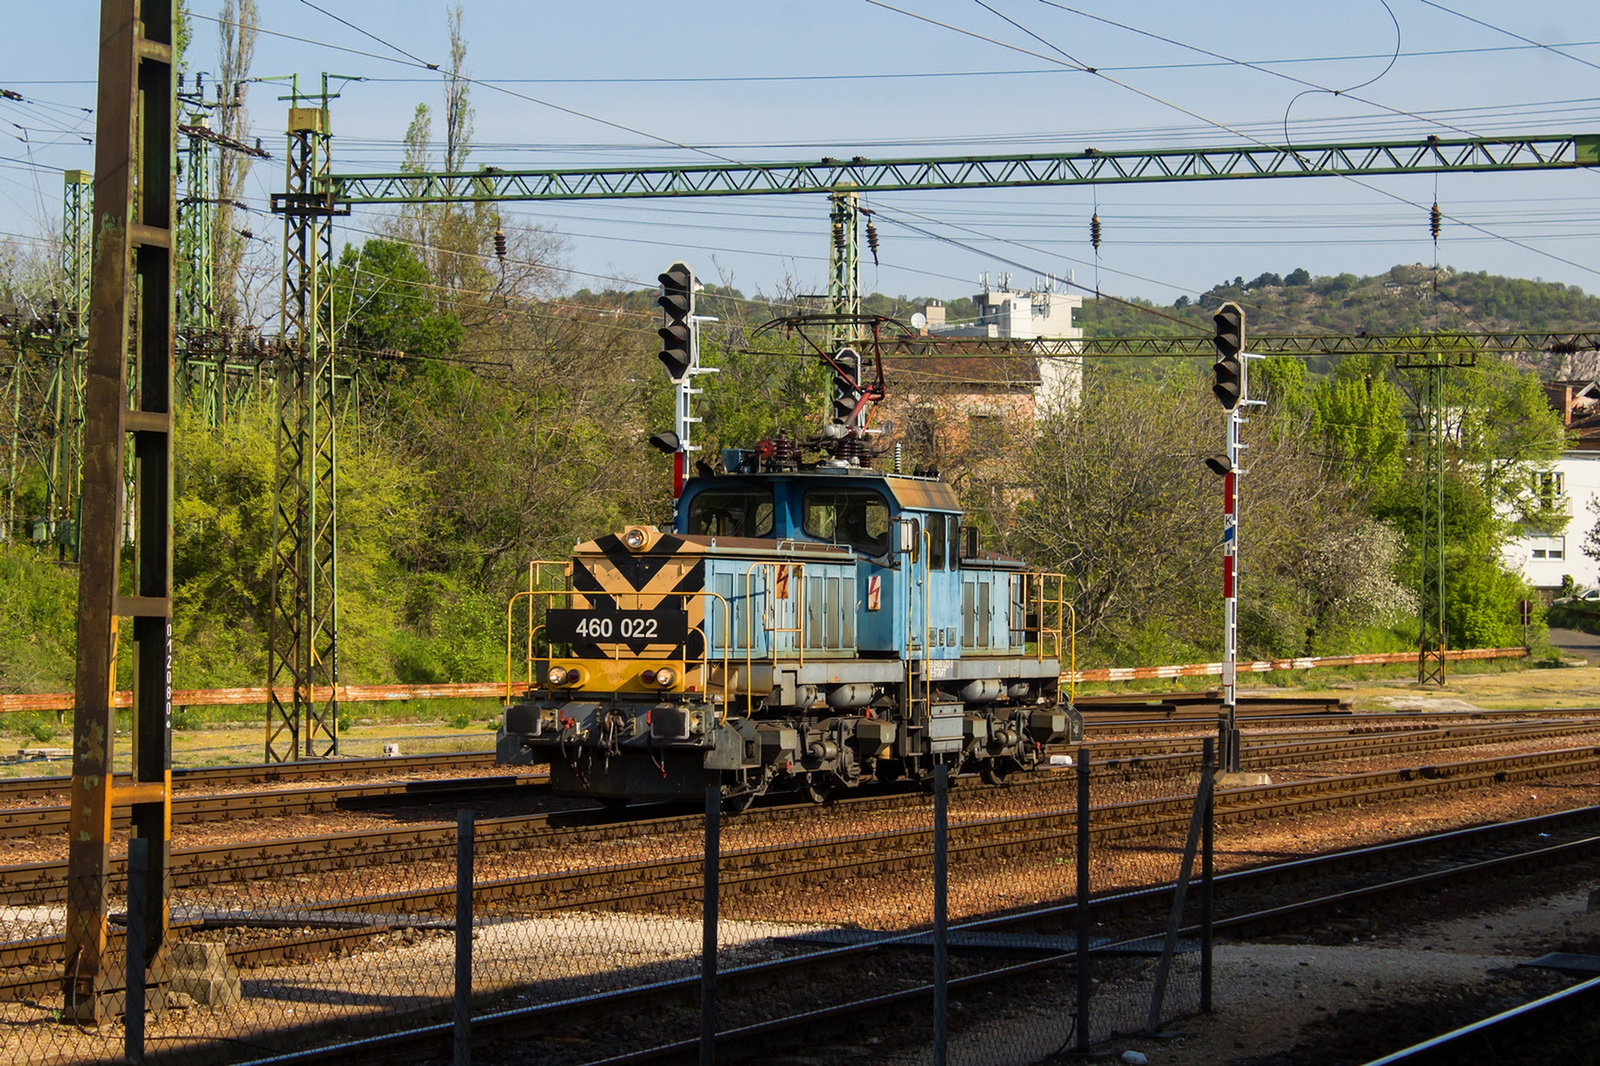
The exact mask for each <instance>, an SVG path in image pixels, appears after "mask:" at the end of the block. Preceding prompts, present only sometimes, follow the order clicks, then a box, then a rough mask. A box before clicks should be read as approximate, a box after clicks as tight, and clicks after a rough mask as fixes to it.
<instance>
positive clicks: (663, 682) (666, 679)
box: [656, 666, 678, 688]
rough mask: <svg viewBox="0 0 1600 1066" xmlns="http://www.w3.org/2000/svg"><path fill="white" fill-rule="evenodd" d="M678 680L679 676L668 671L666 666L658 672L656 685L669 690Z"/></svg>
mask: <svg viewBox="0 0 1600 1066" xmlns="http://www.w3.org/2000/svg"><path fill="white" fill-rule="evenodd" d="M677 679H678V675H677V674H675V673H673V672H672V671H671V670H669V669H667V668H666V667H665V666H663V667H662V668H661V669H659V670H657V671H656V684H658V685H660V686H661V687H662V688H667V687H668V686H670V685H671V684H672V683H673V682H674V681H676V680H677Z"/></svg>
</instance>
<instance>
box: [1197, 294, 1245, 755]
mask: <svg viewBox="0 0 1600 1066" xmlns="http://www.w3.org/2000/svg"><path fill="white" fill-rule="evenodd" d="M1212 320H1213V321H1214V322H1215V323H1216V327H1217V332H1216V336H1215V338H1213V341H1212V343H1213V344H1215V345H1216V348H1217V361H1216V363H1215V364H1213V366H1212V371H1213V372H1214V373H1215V375H1216V383H1215V384H1214V385H1212V387H1211V391H1212V393H1213V394H1214V395H1215V396H1216V397H1217V401H1218V402H1219V403H1221V404H1222V406H1223V408H1224V409H1226V410H1227V412H1228V416H1227V420H1226V421H1227V435H1228V445H1227V451H1226V452H1225V453H1224V454H1223V455H1222V456H1221V457H1219V458H1213V459H1207V460H1206V465H1207V466H1208V467H1210V468H1211V469H1212V471H1214V472H1215V473H1218V474H1221V475H1222V714H1221V716H1220V718H1219V721H1218V723H1217V734H1218V741H1219V744H1218V746H1219V748H1220V749H1221V751H1220V755H1221V762H1222V766H1223V769H1224V770H1225V772H1227V773H1238V772H1239V726H1238V717H1237V714H1236V711H1237V708H1238V667H1239V475H1240V474H1242V473H1243V471H1242V470H1241V469H1240V468H1239V453H1240V452H1241V451H1242V450H1243V449H1244V444H1243V442H1241V441H1240V439H1239V427H1240V425H1241V424H1242V423H1243V422H1244V417H1243V416H1242V415H1241V414H1240V412H1239V409H1240V408H1241V407H1246V406H1248V405H1249V404H1250V402H1251V401H1250V393H1249V388H1248V376H1247V372H1246V367H1247V365H1248V363H1249V357H1248V356H1247V355H1246V354H1245V331H1244V311H1243V310H1242V309H1241V308H1240V307H1239V305H1238V304H1235V303H1225V304H1223V305H1222V306H1221V307H1219V308H1218V309H1217V313H1216V314H1215V315H1213V316H1212Z"/></svg>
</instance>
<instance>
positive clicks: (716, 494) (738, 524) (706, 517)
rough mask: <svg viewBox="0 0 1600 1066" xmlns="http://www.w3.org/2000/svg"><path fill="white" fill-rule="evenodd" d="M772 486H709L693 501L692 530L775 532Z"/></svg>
mask: <svg viewBox="0 0 1600 1066" xmlns="http://www.w3.org/2000/svg"><path fill="white" fill-rule="evenodd" d="M772 513H773V512H772V492H771V490H770V489H769V490H749V489H740V490H738V491H729V490H707V491H705V492H702V493H700V495H698V496H696V497H695V498H694V499H693V500H691V501H690V503H689V533H690V535H691V536H702V537H704V536H711V537H770V536H772Z"/></svg>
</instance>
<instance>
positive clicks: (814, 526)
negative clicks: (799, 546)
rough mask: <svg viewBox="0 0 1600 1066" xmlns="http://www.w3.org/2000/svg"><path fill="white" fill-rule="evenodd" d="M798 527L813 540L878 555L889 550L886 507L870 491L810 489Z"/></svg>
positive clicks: (879, 497)
mask: <svg viewBox="0 0 1600 1066" xmlns="http://www.w3.org/2000/svg"><path fill="white" fill-rule="evenodd" d="M802 528H804V529H805V531H806V535H807V536H809V537H814V538H816V539H817V540H822V541H828V542H830V543H833V544H848V545H850V546H851V547H852V548H859V549H861V550H862V551H865V552H869V553H872V554H874V555H881V554H883V553H884V552H886V551H888V550H889V504H888V503H887V502H886V501H885V500H884V498H883V497H882V496H880V495H878V494H877V493H876V492H873V491H872V490H871V489H812V490H811V491H809V492H807V493H806V495H805V521H804V523H803V525H802Z"/></svg>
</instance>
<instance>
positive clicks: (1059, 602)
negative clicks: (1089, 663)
mask: <svg viewBox="0 0 1600 1066" xmlns="http://www.w3.org/2000/svg"><path fill="white" fill-rule="evenodd" d="M1072 581H1074V578H1073V577H1072V575H1070V574H1057V573H1052V572H1050V571H1045V570H1031V571H1028V572H1027V573H1025V574H1023V575H1022V605H1021V606H1022V625H1021V626H1020V627H1018V628H1019V629H1020V630H1021V631H1022V634H1023V638H1024V641H1026V639H1027V636H1028V634H1030V633H1031V634H1033V637H1034V654H1035V655H1036V656H1037V659H1038V661H1039V662H1044V657H1045V642H1046V640H1047V638H1050V637H1054V638H1055V652H1056V658H1057V659H1060V658H1061V657H1062V653H1063V652H1066V653H1067V655H1068V667H1067V670H1068V677H1069V680H1068V682H1067V685H1068V688H1067V698H1068V700H1069V701H1070V700H1076V698H1077V695H1078V685H1077V676H1076V675H1077V672H1078V611H1077V608H1075V607H1074V606H1073V605H1072V603H1071V602H1070V600H1069V599H1068V596H1067V587H1068V583H1069V582H1072ZM1052 588H1053V591H1054V595H1051V591H1052ZM1035 590H1037V593H1036V592H1035ZM1030 606H1033V607H1034V609H1035V610H1036V611H1037V612H1038V624H1037V625H1036V626H1034V627H1032V628H1029V626H1028V608H1029V607H1030ZM1052 607H1054V608H1055V622H1056V624H1055V625H1053V626H1052V625H1050V624H1049V620H1050V615H1049V611H1050V608H1052Z"/></svg>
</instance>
